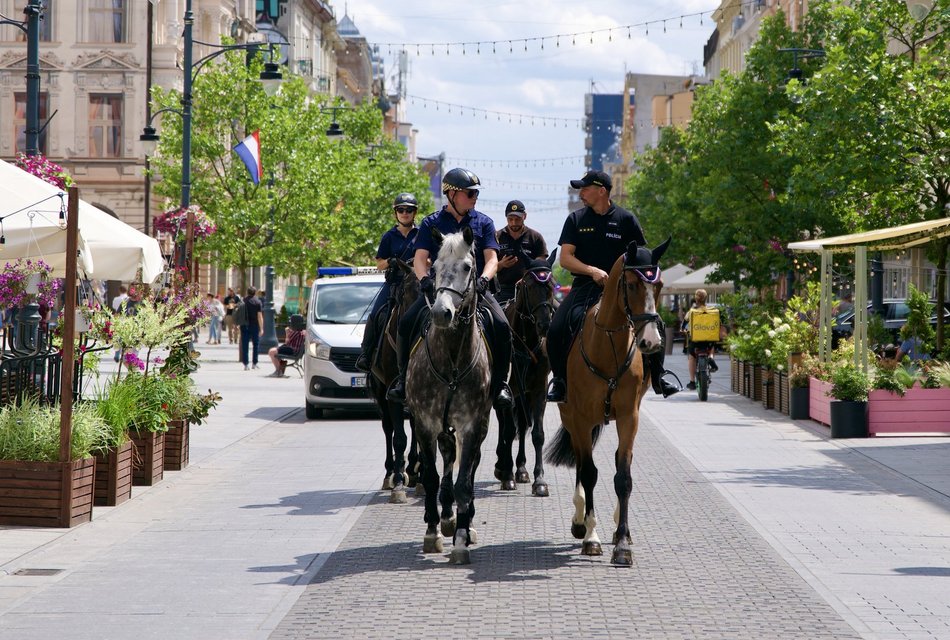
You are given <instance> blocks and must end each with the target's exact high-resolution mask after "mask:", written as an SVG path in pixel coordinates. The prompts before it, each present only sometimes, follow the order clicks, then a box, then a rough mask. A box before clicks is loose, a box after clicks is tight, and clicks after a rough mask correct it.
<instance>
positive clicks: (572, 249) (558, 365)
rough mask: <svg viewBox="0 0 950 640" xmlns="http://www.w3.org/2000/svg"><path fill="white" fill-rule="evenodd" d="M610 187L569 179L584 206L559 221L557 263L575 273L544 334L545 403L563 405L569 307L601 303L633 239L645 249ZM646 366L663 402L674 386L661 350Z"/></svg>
mask: <svg viewBox="0 0 950 640" xmlns="http://www.w3.org/2000/svg"><path fill="white" fill-rule="evenodd" d="M612 186H613V183H612V181H611V179H610V176H609V175H607V174H606V173H604V172H603V171H588V172H587V173H586V174H584V177H583V178H581V179H580V180H571V187H573V188H575V189H580V197H581V200H582V201H583V202H584V204H585V205H587V206H586V207H584V208H583V209H578V210H577V211H575V212H573V213H572V214H571V215H570V216H568V218H567V220H565V221H564V228H563V229H562V231H561V238H560V240H558V244H560V245H561V257H560V264H561V266H562V267H564V268H565V269H567V270H568V271H570V272H571V273H572V274H574V281H573V283H572V284H571V292H570V293H569V294H567V297H566V298H565V299H564V301H563V302H561V305H560V306H559V307H558V309H557V311H556V312H555V314H554V318H553V319H552V320H551V327H550V329H549V330H548V339H547V345H548V359H549V360H550V361H551V372H552V373H553V374H554V377H553V379H552V380H551V389H550V391H549V392H548V402H564V398H565V395H566V393H567V383H566V377H567V356H568V352H569V350H570V347H571V337H572V329H576V328H575V327H570V326H569V323H570V319H571V316H572V313H571V308H572V307H575V306H582V307H583V309H584V310H585V311H586V310H587V309H590V308H591V307H592V306H593V305H594V304H596V303H597V301H598V300H600V297H601V294H602V293H603V287H604V284H605V283H606V282H607V276H608V274H609V273H610V269H611V268H612V267H613V266H614V263H615V262H616V261H617V258H619V257H620V256H621V255H622V254H623V253H624V252H625V251H626V249H627V245H628V244H629V243H630V242H631V241H634V240H636V242H637V244H638V245H639V246H644V245H646V239H645V238H644V237H643V229H642V228H641V227H640V222H639V220H637V217H636V216H635V215H633V214H632V213H630V212H629V211H627V210H626V209H622V208H620V207H618V206H617V205H615V204H614V203H613V202H611V200H610V189H611V187H612ZM644 360H645V362H644V364H648V365H649V367H650V377H651V382H652V383H653V390H654V391H655V392H656V393H662V394H663V397H667V396H670V395H673V394H674V393H676V392H677V391H679V390H680V389H679V387H677V386H675V385H673V384H670V383H669V382H667V381H666V380H664V379H663V378H662V374H663V371H664V368H663V351H662V350H661V351H660V352H659V353H657V354H651V355H649V356H646V355H645V356H644Z"/></svg>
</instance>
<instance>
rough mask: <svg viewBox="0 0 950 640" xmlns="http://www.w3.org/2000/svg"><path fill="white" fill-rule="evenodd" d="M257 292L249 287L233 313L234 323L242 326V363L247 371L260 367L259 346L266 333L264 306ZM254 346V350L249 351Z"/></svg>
mask: <svg viewBox="0 0 950 640" xmlns="http://www.w3.org/2000/svg"><path fill="white" fill-rule="evenodd" d="M256 294H257V289H255V288H254V287H248V288H247V297H245V298H244V300H242V301H241V302H240V303H238V305H237V307H235V308H234V314H233V317H234V323H235V324H236V325H238V326H240V327H241V363H242V364H243V365H244V370H245V371H247V370H248V369H249V368H254V369H257V368H258V366H257V352H258V346H259V344H260V340H261V336H262V335H263V334H264V308H263V305H262V304H261V301H260V300H259V299H258V298H257V296H256ZM252 346H253V348H254V351H253V352H252V353H249V352H248V351H249V348H250V347H252ZM249 361H250V362H249ZM249 365H250V366H249Z"/></svg>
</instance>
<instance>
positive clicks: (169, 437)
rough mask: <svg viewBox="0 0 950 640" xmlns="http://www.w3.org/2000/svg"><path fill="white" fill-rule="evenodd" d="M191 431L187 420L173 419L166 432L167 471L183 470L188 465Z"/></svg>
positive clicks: (165, 464) (165, 465) (165, 467)
mask: <svg viewBox="0 0 950 640" xmlns="http://www.w3.org/2000/svg"><path fill="white" fill-rule="evenodd" d="M190 439H191V431H190V429H189V424H188V421H187V420H172V421H171V423H170V426H169V428H168V431H166V432H165V463H164V465H163V467H164V469H165V471H181V470H182V469H184V468H185V467H187V466H188V443H189V440H190Z"/></svg>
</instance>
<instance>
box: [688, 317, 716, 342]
mask: <svg viewBox="0 0 950 640" xmlns="http://www.w3.org/2000/svg"><path fill="white" fill-rule="evenodd" d="M689 339H690V341H691V342H718V341H719V309H706V310H705V311H700V312H697V311H693V312H692V313H690V315H689Z"/></svg>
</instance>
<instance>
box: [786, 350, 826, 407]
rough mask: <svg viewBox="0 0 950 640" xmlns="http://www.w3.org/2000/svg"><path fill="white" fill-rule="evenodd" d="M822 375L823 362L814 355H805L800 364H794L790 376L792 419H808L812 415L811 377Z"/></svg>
mask: <svg viewBox="0 0 950 640" xmlns="http://www.w3.org/2000/svg"><path fill="white" fill-rule="evenodd" d="M821 377H822V370H821V363H820V362H819V361H818V358H816V357H815V356H813V355H810V354H808V355H805V356H803V357H802V359H801V362H800V363H799V364H795V365H792V370H791V373H789V376H788V384H789V387H790V389H789V395H790V400H789V417H791V418H792V420H806V419H808V418H809V417H810V410H809V404H810V393H809V389H810V386H811V384H810V382H811V378H818V379H820V378H821Z"/></svg>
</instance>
